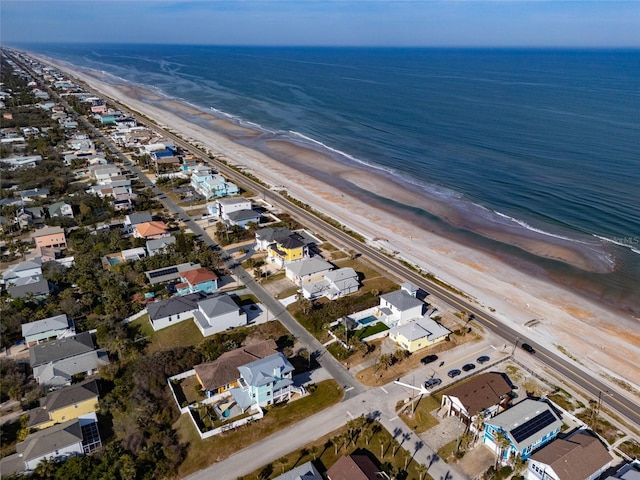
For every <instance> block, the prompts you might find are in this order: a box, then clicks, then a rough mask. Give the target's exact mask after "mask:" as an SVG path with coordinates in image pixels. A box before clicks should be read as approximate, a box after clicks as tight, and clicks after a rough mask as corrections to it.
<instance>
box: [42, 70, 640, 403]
mask: <svg viewBox="0 0 640 480" xmlns="http://www.w3.org/2000/svg"><path fill="white" fill-rule="evenodd" d="M43 61H49V60H48V59H43ZM49 63H54V64H56V65H57V66H58V67H59V68H61V69H62V70H66V71H67V72H68V73H69V74H71V75H73V76H76V77H77V78H79V79H80V80H82V81H85V82H86V83H88V84H89V85H91V86H92V87H93V88H95V89H96V90H98V91H100V92H102V93H103V95H105V96H107V97H111V98H113V99H115V100H117V101H119V102H122V103H124V104H126V105H128V106H129V107H130V108H132V109H133V110H136V111H138V112H140V113H144V114H145V115H146V116H148V117H149V118H152V119H154V120H155V121H157V122H158V124H160V125H165V126H167V127H168V128H170V129H171V130H173V131H175V132H179V133H180V134H181V135H183V136H184V137H185V138H187V139H194V140H195V141H197V142H198V143H199V144H200V145H203V146H204V147H205V148H206V149H208V150H210V151H211V152H212V153H214V154H216V155H217V154H219V155H222V156H224V157H225V158H226V160H227V161H228V162H229V163H232V164H235V165H238V166H242V167H244V168H245V169H247V170H248V171H249V172H250V173H251V174H252V175H255V176H256V177H258V178H260V179H261V180H262V181H264V182H266V183H268V184H270V185H272V186H273V187H284V188H285V189H286V190H287V192H288V193H289V194H290V195H292V196H293V197H295V198H298V199H299V200H301V201H303V202H305V203H307V204H308V205H310V206H312V207H313V208H314V209H316V210H318V211H320V212H323V213H325V214H327V215H329V216H331V217H332V218H335V219H336V220H338V221H340V222H341V223H343V224H344V225H346V226H348V227H349V228H351V229H353V230H354V231H357V232H359V233H361V234H362V235H363V236H364V237H365V238H367V240H368V242H369V243H370V244H371V245H373V246H375V247H378V248H380V249H383V250H386V251H389V252H397V255H398V256H399V257H401V258H403V259H405V260H406V261H408V262H411V263H413V264H416V265H418V266H420V267H421V268H422V269H424V270H425V271H429V272H432V273H434V274H435V275H437V276H438V277H439V278H441V279H442V280H444V281H446V282H448V283H450V284H451V285H454V286H455V287H456V288H458V289H460V290H462V291H463V292H465V293H466V294H467V295H469V296H470V297H472V298H473V299H475V300H476V302H477V303H478V305H479V306H481V307H482V308H485V309H486V311H487V312H488V313H491V315H493V316H495V317H496V318H497V319H499V320H500V321H502V322H504V323H508V324H509V325H511V326H513V327H514V328H516V329H518V330H519V331H520V332H521V333H522V335H523V336H526V337H529V338H531V339H533V340H535V341H536V342H539V343H541V344H544V345H546V346H547V347H549V348H550V349H552V350H555V349H556V348H557V347H558V346H562V347H563V348H564V349H566V351H567V352H568V353H569V354H571V355H572V356H573V357H575V358H577V359H578V360H579V362H580V363H579V364H577V367H578V368H582V369H585V370H589V371H591V372H595V373H596V374H601V375H607V376H611V377H614V378H620V379H622V380H623V381H625V382H629V383H632V384H633V385H635V388H636V389H639V390H640V369H638V367H637V360H638V359H639V358H640V338H639V335H638V334H637V332H638V319H636V318H634V317H632V316H631V315H625V314H623V313H620V312H618V311H615V310H613V309H610V308H607V307H606V306H603V305H601V304H598V303H596V302H593V301H589V300H587V299H585V298H584V297H582V296H580V295H578V294H577V293H575V292H572V291H570V290H568V289H565V288H561V287H559V286H558V285H556V284H554V283H553V282H551V281H549V280H548V279H545V278H543V277H542V276H539V275H530V274H528V273H526V272H525V271H523V270H521V269H517V268H515V266H516V263H515V262H510V261H508V260H507V261H505V259H504V257H500V256H498V255H492V254H491V253H489V252H481V251H478V250H477V249H474V248H471V247H470V246H469V245H466V244H463V243H458V242H454V241H452V240H451V239H449V238H446V237H445V236H443V235H439V234H438V233H437V231H430V229H429V228H425V227H421V226H420V224H419V223H417V222H416V221H414V220H415V219H414V218H412V217H411V215H409V214H406V215H405V214H401V215H399V214H398V212H397V211H394V209H393V208H392V206H390V205H389V204H388V203H385V202H383V201H382V200H380V201H376V200H375V198H374V199H373V200H372V196H371V195H370V194H369V193H370V192H374V193H375V194H377V196H378V197H379V198H380V199H394V200H396V201H398V202H401V203H404V204H405V205H410V206H411V205H413V206H416V207H420V208H424V209H427V208H425V202H427V201H428V199H425V197H424V196H421V195H420V194H419V193H418V192H415V191H413V190H411V189H409V188H407V187H406V185H401V184H399V183H397V182H394V181H393V180H392V179H390V178H386V177H385V176H384V175H379V174H376V173H373V172H372V171H370V170H366V169H365V168H364V167H363V168H357V167H354V166H350V165H345V164H343V163H341V162H337V161H336V160H334V159H332V158H330V157H328V156H326V155H323V154H321V153H319V152H317V151H314V150H310V149H307V148H302V147H300V146H296V145H293V144H291V143H288V142H283V141H266V142H262V145H263V147H262V148H263V151H257V150H256V149H255V148H248V147H247V146H244V145H242V144H240V143H238V142H244V143H246V142H249V143H250V142H251V141H252V139H255V138H256V136H257V135H259V134H258V133H257V132H256V131H254V130H252V129H250V128H244V127H242V126H238V125H235V124H234V123H233V122H230V121H227V120H225V119H220V118H217V117H214V116H212V115H209V114H207V113H206V112H203V111H201V110H199V109H196V108H193V107H190V106H189V105H185V104H184V103H180V102H178V101H174V100H170V99H166V98H163V97H161V96H159V95H157V94H155V93H153V92H151V91H148V90H144V89H141V88H140V87H135V88H132V86H131V85H128V84H115V83H106V82H105V79H104V78H96V77H94V76H90V75H88V73H87V72H86V71H78V70H76V69H72V68H71V67H69V66H68V65H63V64H61V63H60V62H57V61H49ZM269 151H270V152H271V155H268V154H267V153H269ZM274 157H277V160H276V158H274ZM439 208H442V206H441V205H438V204H437V203H436V202H433V203H429V209H433V210H434V212H435V213H437V212H438V209H439ZM440 213H442V215H443V216H446V215H447V214H448V215H453V213H452V212H447V211H446V209H445V210H443V211H441V212H440ZM448 219H449V220H450V221H451V222H452V223H454V224H455V222H456V220H460V221H461V219H456V218H454V216H452V217H451V218H448ZM478 227H479V228H482V225H479V226H478ZM486 234H487V235H488V236H491V235H505V237H504V238H503V240H505V241H507V242H508V243H511V244H516V245H520V246H521V247H522V248H525V249H527V250H530V251H532V252H534V253H536V254H538V255H542V256H546V257H551V258H561V259H563V261H566V262H567V263H571V264H575V265H577V266H580V267H581V268H584V269H587V270H594V269H595V270H596V271H598V270H597V269H599V268H603V267H602V266H601V264H600V263H599V262H600V260H599V257H598V255H599V252H595V253H594V254H593V255H590V254H589V252H583V253H580V252H578V251H576V250H575V249H570V248H566V247H565V246H563V245H562V244H561V243H562V242H557V243H556V242H551V241H547V242H541V241H538V240H536V239H535V238H526V237H523V236H522V235H514V234H513V233H510V232H508V230H505V231H501V232H495V231H494V232H486ZM533 318H536V319H539V320H540V323H539V324H538V325H537V326H536V327H534V328H532V329H528V328H526V327H524V324H525V323H526V322H527V321H529V320H531V319H533ZM633 332H635V333H633ZM611 388H612V390H615V391H618V392H619V393H620V394H621V395H625V396H630V395H631V394H629V393H628V392H625V391H624V390H621V389H620V388H619V387H617V386H616V385H614V384H612V385H611Z"/></svg>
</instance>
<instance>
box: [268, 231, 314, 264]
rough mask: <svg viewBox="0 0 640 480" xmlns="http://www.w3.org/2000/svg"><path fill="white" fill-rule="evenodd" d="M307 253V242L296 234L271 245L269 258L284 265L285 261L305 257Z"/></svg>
mask: <svg viewBox="0 0 640 480" xmlns="http://www.w3.org/2000/svg"><path fill="white" fill-rule="evenodd" d="M306 253H307V248H306V246H305V244H304V243H303V242H302V241H300V240H299V239H297V238H295V237H294V236H289V237H287V238H285V239H283V240H281V241H279V242H276V243H275V244H272V245H269V248H268V250H267V255H268V257H269V260H270V261H272V262H274V263H278V264H279V265H281V266H283V265H284V264H285V263H289V262H293V261H295V260H300V259H301V258H304V257H305V255H306Z"/></svg>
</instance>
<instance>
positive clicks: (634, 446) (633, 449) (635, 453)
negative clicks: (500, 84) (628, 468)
mask: <svg viewBox="0 0 640 480" xmlns="http://www.w3.org/2000/svg"><path fill="white" fill-rule="evenodd" d="M618 448H619V449H620V451H621V452H623V453H625V454H627V455H629V456H630V457H631V458H640V443H638V442H636V441H635V440H633V439H631V440H627V441H625V442H622V443H621V444H620V446H619V447H618Z"/></svg>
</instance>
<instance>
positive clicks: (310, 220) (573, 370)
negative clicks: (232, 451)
mask: <svg viewBox="0 0 640 480" xmlns="http://www.w3.org/2000/svg"><path fill="white" fill-rule="evenodd" d="M34 77H35V75H34ZM88 90H89V91H91V89H89V88H88ZM51 93H53V94H54V95H56V96H57V94H55V92H51ZM94 93H96V94H97V95H101V94H100V93H99V92H95V91H94ZM58 98H59V97H58ZM63 103H64V102H63ZM113 103H115V104H116V105H117V106H118V108H120V109H121V110H122V111H123V112H128V113H129V114H131V115H133V116H135V117H136V118H137V119H138V122H139V123H140V124H143V125H145V126H147V127H148V128H150V129H152V130H154V131H157V132H161V133H162V134H163V135H165V136H166V137H168V138H170V139H172V140H173V141H174V142H175V144H176V145H179V146H180V147H182V148H183V149H185V150H186V151H189V152H190V153H192V154H194V155H195V156H197V157H198V158H200V159H201V160H202V161H204V162H205V163H208V164H211V165H212V166H213V167H214V168H215V169H216V170H218V171H220V173H222V174H223V175H224V176H226V177H227V178H229V179H230V180H232V181H233V182H236V183H237V184H239V185H241V186H244V187H246V188H247V187H248V189H251V190H253V191H255V192H257V193H258V194H259V195H261V196H263V197H264V198H266V197H268V198H269V201H270V202H271V203H272V204H274V205H277V206H279V207H280V208H282V209H283V210H285V211H287V212H290V213H291V214H292V215H293V216H294V217H295V218H297V219H298V220H299V221H300V222H301V223H302V224H304V225H306V226H308V227H310V228H312V229H313V230H315V231H316V232H317V233H320V234H322V235H324V236H326V237H327V238H329V239H331V240H333V241H335V242H337V243H338V244H342V245H344V246H346V247H347V248H350V249H353V250H354V251H356V252H359V253H360V254H361V255H363V256H364V257H365V258H366V259H367V260H368V261H370V262H372V263H374V264H376V265H378V266H379V267H380V268H381V269H383V270H385V271H387V272H388V273H390V274H392V275H395V276H396V277H397V278H398V279H401V280H403V281H409V282H411V283H413V284H415V285H416V286H418V287H420V288H422V289H423V290H425V291H427V292H429V293H430V294H435V295H436V296H437V297H439V298H441V299H443V300H445V301H446V302H447V303H449V304H450V305H452V306H453V307H455V308H459V309H460V310H463V311H465V312H467V313H473V314H474V315H475V320H474V321H475V322H478V323H479V324H481V325H483V326H484V327H486V328H488V329H491V330H492V331H493V332H494V333H496V334H497V335H499V336H501V337H502V338H503V339H504V341H505V343H508V344H514V345H515V344H522V343H523V342H526V343H528V344H530V345H532V346H533V348H535V349H536V354H535V355H537V356H538V357H541V358H542V359H543V360H544V362H545V363H546V364H547V365H548V366H549V367H550V368H552V369H554V370H556V371H557V372H558V373H559V374H560V375H561V376H562V377H564V378H565V379H566V380H567V381H568V382H572V383H573V384H574V385H577V386H579V387H580V388H581V389H582V390H584V391H585V392H586V393H587V395H590V396H591V397H592V398H594V399H598V398H600V400H601V402H602V405H604V406H606V407H608V408H609V409H611V410H612V411H613V412H615V413H617V414H618V415H620V416H622V417H624V418H627V419H628V420H629V421H631V422H632V423H634V424H635V425H640V409H638V406H637V402H636V401H632V400H630V399H628V398H627V397H624V396H622V395H621V394H615V395H611V394H609V390H610V387H609V386H608V385H607V384H605V383H604V382H602V381H600V380H599V379H597V378H595V377H593V376H592V375H591V374H589V373H588V372H586V371H583V370H582V369H581V368H580V367H579V366H576V365H575V364H573V363H571V362H568V361H567V360H565V359H564V358H562V357H561V356H559V355H557V354H556V353H555V352H551V351H549V350H547V349H545V348H544V347H542V346H541V345H539V344H537V343H536V342H533V341H532V340H529V339H528V338H526V337H525V336H524V335H523V334H522V333H520V332H518V331H517V330H515V329H514V328H511V327H510V326H509V325H506V324H504V323H502V322H500V321H499V320H498V319H497V318H495V317H493V316H491V315H489V314H488V313H487V312H485V311H484V310H481V309H479V308H478V307H476V305H475V304H473V303H471V302H469V301H467V300H466V299H464V298H461V297H459V296H457V295H454V294H453V293H452V292H450V291H449V290H447V289H445V288H443V287H441V286H440V285H438V284H437V283H434V282H431V281H429V280H428V279H426V278H424V277H422V276H420V275H417V274H416V273H415V272H413V271H412V270H410V269H408V268H406V267H404V266H403V265H402V264H400V263H399V262H397V261H396V260H393V259H390V258H389V257H387V256H386V255H384V254H382V253H380V252H379V251H378V250H376V249H374V248H372V247H370V246H368V245H366V244H364V243H361V242H359V241H357V240H355V239H354V238H353V237H351V236H349V235H347V234H345V233H344V232H342V231H341V230H339V229H337V228H335V227H333V226H331V225H329V224H328V223H326V222H324V221H322V220H320V219H319V218H318V217H316V216H315V215H312V214H310V213H309V212H307V211H306V210H304V209H302V208H300V207H298V206H297V205H295V204H294V203H292V202H290V201H289V200H287V199H286V198H285V197H283V196H281V195H279V194H277V193H275V192H273V191H271V190H270V189H268V188H265V187H264V186H262V185H261V184H259V183H257V182H255V181H253V180H251V179H250V178H248V177H246V176H245V175H243V174H241V173H239V172H237V171H236V170H234V169H232V168H230V167H229V166H227V165H225V164H223V163H220V162H216V161H212V160H211V159H210V158H209V157H208V155H207V153H206V152H204V151H202V150H200V149H198V148H196V147H194V146H192V145H191V144H189V143H187V142H186V141H184V140H183V139H182V138H180V137H178V136H176V135H174V134H172V133H170V132H168V131H165V130H163V129H161V128H159V127H158V126H157V125H156V124H154V123H151V122H149V121H148V120H146V119H145V118H143V117H140V115H137V114H136V113H135V112H133V111H131V110H130V109H128V108H127V107H125V106H124V105H122V104H119V103H118V102H117V101H114V102H113ZM84 123H85V124H87V122H84ZM90 128H92V130H93V131H94V132H98V131H97V130H96V129H95V128H93V126H90ZM97 134H98V135H99V136H101V137H102V138H104V137H103V136H102V134H101V133H100V132H98V133H97ZM108 145H111V144H110V142H109V143H108ZM110 148H112V147H110ZM114 148H115V147H113V148H112V151H113V149H114ZM114 153H115V154H117V155H118V154H119V155H122V154H121V153H120V152H119V151H117V149H116V151H115V152H114ZM163 200H164V199H163ZM166 200H169V199H166ZM167 205H168V206H169V204H167ZM174 205H175V204H174ZM175 207H176V208H178V207H177V205H176V206H175ZM192 225H194V226H195V222H191V223H190V224H189V226H190V228H191V226H192ZM198 228H199V227H198ZM194 232H195V230H194ZM202 238H203V239H204V238H207V237H206V236H203V237H202ZM245 274H246V272H245ZM259 293H260V295H258V294H256V296H258V298H259V299H260V300H261V301H264V300H266V297H262V294H263V293H264V294H266V292H264V291H263V292H259ZM267 297H270V296H269V295H267ZM265 304H267V303H266V302H265ZM282 320H283V323H285V325H286V326H287V328H292V329H293V330H294V331H293V330H292V333H293V334H294V335H296V336H297V337H298V338H300V339H301V340H303V339H305V333H306V332H305V331H304V330H302V329H301V328H302V327H300V326H299V325H298V324H297V322H296V321H295V320H294V319H292V318H285V316H283V318H282ZM298 327H299V328H298ZM298 333H299V334H298ZM307 335H308V334H307ZM314 340H315V339H314ZM303 343H304V342H303ZM311 344H312V345H311V347H312V346H313V342H311ZM314 350H317V349H314ZM311 351H313V350H311ZM320 351H322V350H320ZM523 353H524V352H523ZM326 357H329V355H326V356H322V357H321V358H326ZM325 363H326V361H325ZM331 363H332V366H329V368H328V369H330V371H331V373H332V374H333V373H334V372H333V370H335V368H334V367H335V365H334V362H331ZM321 364H322V361H321ZM323 366H324V365H323ZM338 367H339V366H338ZM343 373H344V372H343ZM346 377H350V375H348V374H347V375H340V374H338V376H337V379H338V381H341V382H343V384H344V385H347V386H348V385H353V386H354V388H355V385H354V384H353V382H348V381H346V380H347V378H346ZM343 379H344V380H345V381H343ZM356 383H357V382H356ZM347 388H348V387H347ZM603 393H605V394H603Z"/></svg>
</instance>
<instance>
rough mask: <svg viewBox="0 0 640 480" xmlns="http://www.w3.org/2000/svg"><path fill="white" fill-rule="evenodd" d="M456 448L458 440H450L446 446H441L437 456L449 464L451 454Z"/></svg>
mask: <svg viewBox="0 0 640 480" xmlns="http://www.w3.org/2000/svg"><path fill="white" fill-rule="evenodd" d="M457 447H458V439H455V440H451V441H450V442H449V443H447V444H446V445H443V446H442V447H440V448H439V449H438V452H437V453H438V456H439V457H440V458H441V459H442V460H443V461H444V462H446V463H449V460H451V459H452V457H453V454H454V453H455V451H456V448H457Z"/></svg>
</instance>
